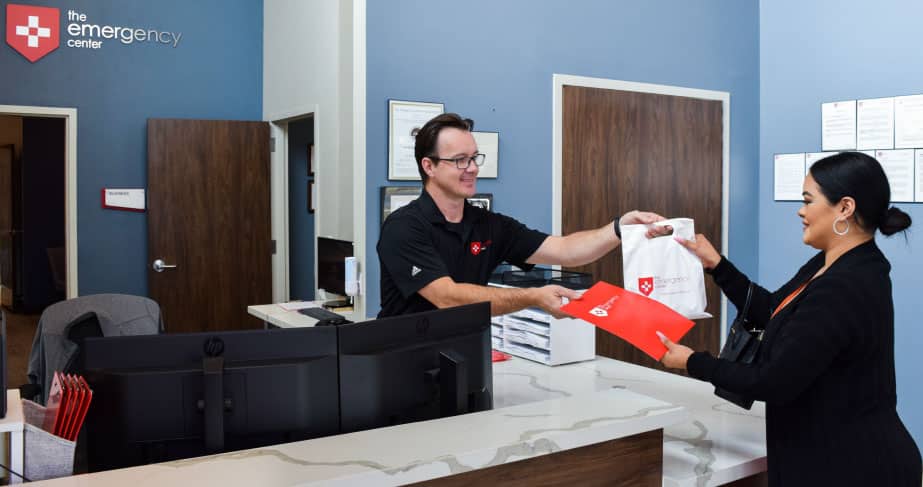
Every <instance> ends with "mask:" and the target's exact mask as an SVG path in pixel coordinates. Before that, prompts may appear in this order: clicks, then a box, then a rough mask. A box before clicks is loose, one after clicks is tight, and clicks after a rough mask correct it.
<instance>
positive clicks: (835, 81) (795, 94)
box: [759, 0, 923, 445]
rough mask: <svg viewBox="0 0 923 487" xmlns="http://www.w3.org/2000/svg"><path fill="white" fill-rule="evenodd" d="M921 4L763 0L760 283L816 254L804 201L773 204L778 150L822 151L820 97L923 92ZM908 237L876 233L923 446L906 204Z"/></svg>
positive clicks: (911, 412) (916, 252) (922, 215)
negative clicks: (801, 214) (801, 216)
mask: <svg viewBox="0 0 923 487" xmlns="http://www.w3.org/2000/svg"><path fill="white" fill-rule="evenodd" d="M921 15H923V4H921V3H920V2H917V1H910V0H906V1H894V2H866V1H862V0H846V1H843V0H837V1H834V0H818V1H814V2H801V1H796V0H772V1H764V2H761V3H760V65H761V66H760V90H761V91H760V191H759V202H760V209H759V210H760V220H759V223H760V224H759V227H760V232H759V233H760V247H759V268H760V272H759V275H760V278H761V280H762V283H763V284H765V285H767V286H769V287H776V286H778V285H780V284H782V283H784V282H785V281H787V280H788V279H789V278H790V277H791V276H792V275H793V274H794V273H795V271H796V270H797V269H798V267H799V266H800V265H801V264H802V263H804V261H805V260H807V258H808V257H809V256H810V255H812V254H813V253H814V249H811V248H809V247H807V246H805V245H803V244H802V243H801V225H800V223H799V221H798V217H797V215H796V214H795V213H796V212H797V211H798V206H799V205H798V203H781V202H780V203H776V202H774V201H773V199H772V198H773V196H772V195H773V193H772V185H773V163H772V155H773V154H774V153H779V152H815V151H819V150H820V148H821V130H820V127H821V103H823V102H828V101H838V100H852V99H860V98H878V97H884V96H895V95H909V94H919V93H923V84H921V83H920V80H921V79H923V55H921V51H920V42H919V21H918V19H919V18H920V16H921ZM897 206H899V207H900V208H902V209H903V210H904V211H906V212H907V213H909V214H910V215H911V217H912V218H913V219H914V221H915V224H914V226H913V227H911V230H913V232H912V233H911V234H910V238H909V241H906V242H905V240H904V239H903V238H901V237H892V238H890V239H885V238H882V237H879V238H878V243H879V245H880V246H881V248H882V250H883V251H884V253H885V254H886V255H887V256H888V258H889V259H890V261H891V265H892V266H893V269H892V271H891V279H892V281H893V283H894V306H895V362H896V365H897V393H898V410H899V412H900V414H901V417H902V418H903V419H904V421H905V423H906V424H907V426H908V428H909V429H910V431H911V433H912V434H913V436H914V438H915V439H916V442H917V444H920V445H923V388H921V387H920V372H919V370H920V368H921V366H923V359H921V356H920V353H919V350H920V348H921V347H923V328H921V327H920V323H921V321H920V315H921V307H920V289H921V288H923V277H921V275H923V249H921V244H923V241H921V239H920V232H921V228H920V227H923V205H920V204H915V205H914V204H898V205H897Z"/></svg>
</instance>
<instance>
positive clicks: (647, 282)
mask: <svg viewBox="0 0 923 487" xmlns="http://www.w3.org/2000/svg"><path fill="white" fill-rule="evenodd" d="M638 290H639V291H641V294H643V295H645V296H650V295H651V293H652V292H654V278H653V277H639V278H638Z"/></svg>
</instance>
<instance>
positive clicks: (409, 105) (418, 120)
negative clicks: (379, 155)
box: [388, 100, 445, 181]
mask: <svg viewBox="0 0 923 487" xmlns="http://www.w3.org/2000/svg"><path fill="white" fill-rule="evenodd" d="M444 111H445V105H443V104H442V103H424V102H418V101H400V100H388V179H390V180H395V181H419V180H420V173H419V171H417V160H416V158H414V154H413V149H414V141H415V139H414V136H413V135H412V132H413V130H414V129H419V128H420V127H422V126H423V125H424V124H425V123H426V122H428V121H430V119H432V118H433V117H435V116H437V115H441V114H442V113H443V112H444Z"/></svg>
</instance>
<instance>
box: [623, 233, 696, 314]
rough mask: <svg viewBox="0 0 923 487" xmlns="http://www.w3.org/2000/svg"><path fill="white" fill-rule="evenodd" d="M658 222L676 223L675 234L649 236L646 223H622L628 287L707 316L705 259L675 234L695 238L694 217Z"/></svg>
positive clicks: (680, 310)
mask: <svg viewBox="0 0 923 487" xmlns="http://www.w3.org/2000/svg"><path fill="white" fill-rule="evenodd" d="M655 225H661V226H665V225H669V226H671V227H673V235H667V236H663V237H654V238H647V236H646V235H645V234H646V233H647V229H648V227H647V225H622V226H621V227H620V229H621V232H622V265H623V268H624V271H625V275H624V278H625V281H624V282H625V289H628V290H629V291H634V292H636V293H638V294H642V295H644V296H647V297H649V298H651V299H655V300H657V301H660V302H661V303H663V304H665V305H667V306H669V307H670V308H672V309H673V311H676V312H677V313H679V314H681V315H683V316H685V317H686V318H690V319H695V318H708V317H710V316H711V315H710V314H708V313H706V312H705V305H706V302H705V275H704V273H703V271H702V262H701V261H700V260H699V258H698V257H696V256H695V255H694V254H693V253H692V252H690V251H688V250H686V248H685V247H683V246H682V245H680V243H679V242H677V241H676V240H673V237H674V236H677V237H682V238H684V239H687V240H691V239H694V238H695V226H694V224H693V221H692V219H691V218H674V219H671V220H664V221H662V222H657V223H655Z"/></svg>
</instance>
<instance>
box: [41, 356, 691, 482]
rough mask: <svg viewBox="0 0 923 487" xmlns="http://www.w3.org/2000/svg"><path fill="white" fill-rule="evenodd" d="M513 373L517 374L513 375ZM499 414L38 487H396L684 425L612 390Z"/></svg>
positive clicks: (678, 414)
mask: <svg viewBox="0 0 923 487" xmlns="http://www.w3.org/2000/svg"><path fill="white" fill-rule="evenodd" d="M503 368H504V369H507V368H509V367H503ZM517 370H518V369H517ZM515 373H518V372H514V371H510V374H515ZM515 377H516V376H514V375H506V376H503V377H502V378H501V382H502V383H503V386H502V388H503V390H504V391H513V390H516V391H520V385H518V384H516V383H515V382H516V380H515ZM530 389H532V386H531V385H529V386H528V387H526V388H523V389H522V391H520V393H519V394H517V397H525V395H527V394H526V393H527V392H528V390H530ZM501 401H504V402H505V401H506V399H501ZM501 406H502V405H498V407H497V408H495V409H493V410H491V411H482V412H478V413H472V414H466V415H462V416H455V417H450V418H442V419H437V420H433V421H424V422H419V423H412V424H406V425H400V426H393V427H389V428H379V429H374V430H368V431H362V432H357V433H350V434H344V435H337V436H331V437H327V438H319V439H315V440H308V441H302V442H296V443H288V444H283V445H275V446H272V447H266V448H259V449H253V450H243V451H240V452H233V453H225V454H221V455H214V456H208V457H200V458H193V459H188V460H180V461H175V462H167V463H162V464H156V465H148V466H144V467H135V468H128V469H121V470H112V471H108V472H100V473H96V474H91V475H79V476H74V477H67V478H62V479H55V480H51V481H47V482H45V483H43V484H47V485H56V486H74V487H76V486H91V485H92V486H106V487H109V486H113V487H114V486H119V487H121V486H127V485H130V486H132V487H143V486H148V485H158V486H159V485H261V486H274V485H285V486H288V485H325V486H326V485H334V486H337V485H343V486H347V485H349V486H354V485H362V486H367V485H401V484H405V483H410V482H419V481H423V480H428V479H433V478H438V477H444V476H447V475H452V474H456V473H462V472H466V471H469V470H472V469H478V468H486V467H491V466H495V465H500V464H504V463H509V462H512V461H516V460H522V459H525V458H530V457H535V456H540V455H545V454H548V453H553V452H556V451H560V450H567V449H572V448H578V447H582V446H586V445H590V444H595V443H599V442H603V441H607V440H611V439H617V438H623V437H626V436H631V435H635V434H639V433H644V432H648V431H653V430H656V429H660V428H664V427H667V426H669V425H673V424H677V423H681V422H684V421H687V420H688V414H687V412H686V411H685V410H684V409H683V408H682V407H678V406H675V405H672V404H669V403H665V402H663V401H659V400H656V399H652V398H650V397H646V396H644V395H641V394H638V393H635V392H633V391H630V390H627V389H619V388H607V389H606V390H603V391H594V390H588V391H587V393H585V394H579V393H578V394H573V395H568V396H567V397H558V398H551V399H548V400H542V401H537V402H535V401H531V402H530V401H525V402H524V403H522V404H518V405H512V406H508V407H501Z"/></svg>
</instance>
